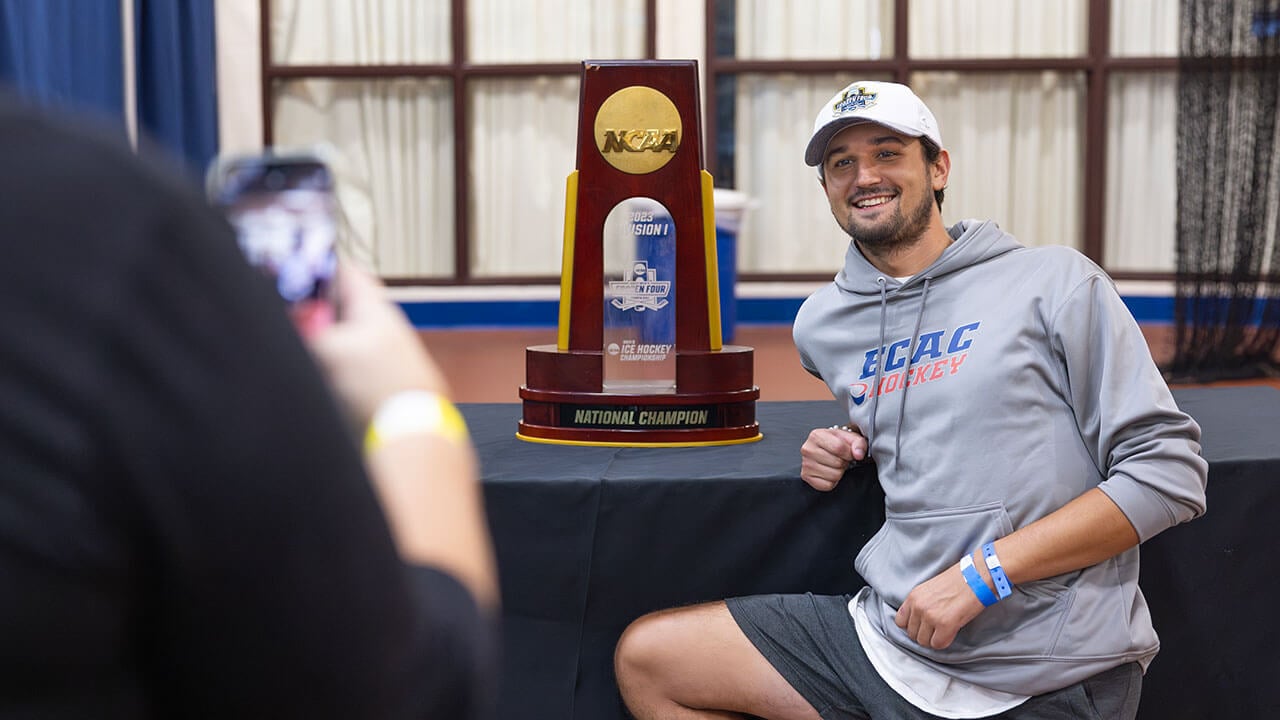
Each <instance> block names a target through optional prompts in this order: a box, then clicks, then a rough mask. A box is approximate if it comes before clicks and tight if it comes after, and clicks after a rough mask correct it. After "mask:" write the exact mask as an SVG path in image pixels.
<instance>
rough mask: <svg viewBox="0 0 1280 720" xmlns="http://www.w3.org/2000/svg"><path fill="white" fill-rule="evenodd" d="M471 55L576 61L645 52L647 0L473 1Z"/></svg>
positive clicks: (493, 58) (486, 60)
mask: <svg viewBox="0 0 1280 720" xmlns="http://www.w3.org/2000/svg"><path fill="white" fill-rule="evenodd" d="M467 10H468V13H469V15H468V17H469V19H470V22H469V23H468V27H467V48H468V52H469V54H470V57H469V58H468V59H469V60H471V61H472V62H479V63H516V62H524V63H532V62H566V61H568V62H578V61H580V60H587V59H626V58H639V57H643V56H644V38H645V15H644V2H643V0H612V2H600V1H598V0H519V1H518V2H512V0H470V2H469V3H468V5H467Z"/></svg>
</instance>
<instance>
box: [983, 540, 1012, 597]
mask: <svg viewBox="0 0 1280 720" xmlns="http://www.w3.org/2000/svg"><path fill="white" fill-rule="evenodd" d="M995 542H996V541H995V540H992V541H991V542H989V543H987V544H986V545H983V546H982V557H983V558H984V559H985V560H986V562H987V570H990V571H991V580H992V581H993V582H995V584H996V592H998V593H1000V599H1001V600H1003V599H1005V598H1007V597H1009V595H1011V594H1012V593H1013V585H1011V584H1010V583H1009V576H1008V575H1005V574H1004V568H1003V567H1001V566H1000V558H999V557H997V556H996V545H995Z"/></svg>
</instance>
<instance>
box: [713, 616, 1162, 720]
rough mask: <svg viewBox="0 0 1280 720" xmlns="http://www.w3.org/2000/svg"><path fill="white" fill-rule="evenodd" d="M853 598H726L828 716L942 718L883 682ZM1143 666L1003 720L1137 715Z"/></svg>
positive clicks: (1105, 675)
mask: <svg viewBox="0 0 1280 720" xmlns="http://www.w3.org/2000/svg"><path fill="white" fill-rule="evenodd" d="M850 599H851V596H848V595H845V596H839V595H812V594H805V595H755V596H752V597H740V598H730V599H728V600H726V601H725V602H726V603H727V604H728V606H729V612H730V613H731V614H732V615H733V619H734V620H736V621H737V623H738V627H740V628H742V631H743V632H744V633H746V636H747V638H748V639H750V640H751V643H752V644H753V645H755V646H756V649H757V650H759V651H760V653H761V654H762V655H764V657H765V659H767V660H768V661H769V663H770V664H772V665H773V667H774V668H775V669H776V670H777V671H778V672H779V673H780V674H781V675H782V677H783V678H784V679H786V681H787V682H788V683H790V684H791V687H793V688H795V689H796V691H797V692H799V693H800V694H801V695H802V696H803V697H804V699H805V700H808V701H809V704H810V705H812V706H813V707H814V708H815V709H816V710H817V711H818V714H819V715H821V716H822V717H823V718H824V720H852V719H854V718H857V719H858V720H869V719H870V718H875V720H898V719H902V720H918V719H919V718H934V717H936V716H934V715H930V714H928V713H926V712H924V711H923V710H920V709H919V708H917V707H915V706H914V705H912V704H911V703H909V702H907V701H906V700H904V699H903V698H902V696H901V695H899V694H898V693H897V692H895V691H894V690H893V688H891V687H889V686H888V685H887V684H885V682H884V680H882V679H880V674H879V673H878V672H876V669H875V668H874V667H873V666H872V665H871V661H870V660H867V656H866V654H864V653H863V651H862V644H861V643H860V642H858V633H857V630H855V629H854V625H853V618H852V617H850V615H849V610H848V604H849V600H850ZM1141 693H1142V668H1141V667H1140V666H1139V665H1138V664H1137V663H1128V664H1126V665H1121V666H1119V667H1115V668H1112V669H1110V670H1107V671H1105V672H1101V673H1099V674H1097V675H1094V676H1093V677H1091V678H1088V679H1086V680H1084V681H1081V682H1079V683H1076V684H1075V685H1071V686H1068V687H1065V688H1063V689H1061V690H1055V691H1054V692H1051V693H1045V694H1044V695H1037V696H1035V697H1032V698H1031V699H1029V700H1027V701H1026V702H1025V703H1023V704H1021V705H1019V706H1018V707H1015V708H1012V709H1010V710H1007V711H1005V712H1003V713H1000V714H999V715H996V716H994V717H996V718H1000V719H1001V720H1075V719H1076V718H1092V719H1093V720H1132V719H1133V718H1134V717H1135V716H1137V714H1138V699H1139V696H1140V695H1141Z"/></svg>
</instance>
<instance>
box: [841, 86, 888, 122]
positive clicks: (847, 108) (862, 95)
mask: <svg viewBox="0 0 1280 720" xmlns="http://www.w3.org/2000/svg"><path fill="white" fill-rule="evenodd" d="M879 96H880V93H876V92H871V91H870V90H868V89H867V88H866V87H864V86H862V85H859V86H858V87H856V88H849V89H848V90H845V91H844V92H843V93H842V94H841V95H840V99H839V100H836V104H835V105H833V106H831V109H832V110H833V111H834V112H835V114H836V115H843V114H845V113H848V112H853V111H855V110H865V109H867V108H869V107H871V106H872V105H875V104H876V98H878V97H879Z"/></svg>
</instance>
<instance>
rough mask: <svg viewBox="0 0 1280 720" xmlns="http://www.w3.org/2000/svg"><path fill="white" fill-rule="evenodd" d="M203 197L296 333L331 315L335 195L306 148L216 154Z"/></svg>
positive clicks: (309, 331)
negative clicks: (218, 211)
mask: <svg viewBox="0 0 1280 720" xmlns="http://www.w3.org/2000/svg"><path fill="white" fill-rule="evenodd" d="M208 192H209V198H210V201H211V202H212V203H213V204H214V205H215V206H216V207H218V208H219V209H221V210H222V212H223V213H225V214H226V217H227V220H228V221H230V223H231V226H232V227H233V228H235V231H236V239H237V241H238V242H239V245H240V249H241V250H242V251H243V252H244V255H245V257H246V258H247V259H248V261H249V264H251V265H253V266H254V267H256V268H258V270H259V271H261V272H262V273H263V274H264V275H266V276H267V277H268V279H270V280H271V282H272V283H273V284H274V285H275V287H276V291H277V292H278V293H279V294H280V297H281V298H283V299H284V301H285V303H286V305H287V307H288V311H289V315H290V317H291V318H292V319H293V322H294V325H295V326H296V327H297V328H298V331H299V332H300V333H301V334H302V335H303V336H304V337H309V336H311V335H314V334H315V333H316V332H318V331H320V330H321V329H323V328H324V327H326V326H328V325H329V324H331V323H332V322H333V321H334V318H335V317H336V315H337V306H336V295H335V290H336V287H335V284H334V276H335V274H336V273H337V267H338V257H337V249H336V241H337V235H338V213H337V198H336V197H335V195H334V184H333V174H332V172H330V170H329V167H328V165H327V164H326V163H325V162H324V161H323V160H322V159H321V158H320V157H319V156H317V155H315V154H312V153H307V152H291V153H276V152H267V153H265V154H261V155H243V156H235V157H227V158H220V159H219V160H218V161H216V162H215V163H214V165H213V166H212V167H211V168H210V172H209V180H208Z"/></svg>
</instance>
